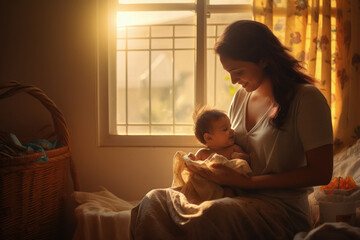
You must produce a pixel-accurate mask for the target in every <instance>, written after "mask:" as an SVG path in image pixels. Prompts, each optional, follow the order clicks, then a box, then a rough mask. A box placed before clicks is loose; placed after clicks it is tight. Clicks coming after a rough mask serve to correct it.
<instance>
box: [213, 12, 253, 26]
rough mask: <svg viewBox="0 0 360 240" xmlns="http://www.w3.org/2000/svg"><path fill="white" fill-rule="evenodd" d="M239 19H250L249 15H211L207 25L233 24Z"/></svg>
mask: <svg viewBox="0 0 360 240" xmlns="http://www.w3.org/2000/svg"><path fill="white" fill-rule="evenodd" d="M240 19H248V20H251V19H252V14H251V13H211V15H210V18H208V19H207V20H208V21H207V23H208V25H212V24H225V26H226V25H228V24H229V23H232V22H235V21H237V20H240Z"/></svg>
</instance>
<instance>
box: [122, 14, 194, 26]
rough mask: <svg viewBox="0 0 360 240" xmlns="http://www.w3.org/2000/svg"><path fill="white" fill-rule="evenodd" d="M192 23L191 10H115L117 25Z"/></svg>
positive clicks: (192, 15)
mask: <svg viewBox="0 0 360 240" xmlns="http://www.w3.org/2000/svg"><path fill="white" fill-rule="evenodd" d="M179 23H181V24H193V23H194V13H193V12H191V11H151V12H146V11H136V12H120V11H119V12H117V26H118V27H124V26H136V25H143V26H144V25H147V26H148V25H156V24H179Z"/></svg>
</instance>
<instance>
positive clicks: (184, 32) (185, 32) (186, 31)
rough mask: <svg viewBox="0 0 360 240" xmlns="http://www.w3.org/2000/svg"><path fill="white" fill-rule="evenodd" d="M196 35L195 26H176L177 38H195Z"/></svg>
mask: <svg viewBox="0 0 360 240" xmlns="http://www.w3.org/2000/svg"><path fill="white" fill-rule="evenodd" d="M195 33H196V29H195V26H175V36H177V37H189V36H195Z"/></svg>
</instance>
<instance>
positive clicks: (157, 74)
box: [151, 51, 173, 124]
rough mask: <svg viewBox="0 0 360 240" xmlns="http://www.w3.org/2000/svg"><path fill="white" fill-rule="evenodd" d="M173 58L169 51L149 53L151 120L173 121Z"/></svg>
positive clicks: (169, 122)
mask: <svg viewBox="0 0 360 240" xmlns="http://www.w3.org/2000/svg"><path fill="white" fill-rule="evenodd" d="M172 64H173V59H172V52H170V51H153V52H152V54H151V122H152V123H167V124H172V122H173V87H172V86H173V66H172Z"/></svg>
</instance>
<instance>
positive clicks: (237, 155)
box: [231, 152, 250, 162]
mask: <svg viewBox="0 0 360 240" xmlns="http://www.w3.org/2000/svg"><path fill="white" fill-rule="evenodd" d="M231 159H243V160H245V161H247V162H250V156H249V155H248V154H246V153H239V152H233V153H232V154H231Z"/></svg>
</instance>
